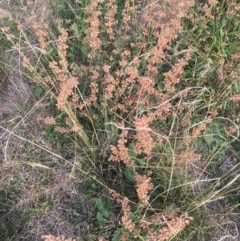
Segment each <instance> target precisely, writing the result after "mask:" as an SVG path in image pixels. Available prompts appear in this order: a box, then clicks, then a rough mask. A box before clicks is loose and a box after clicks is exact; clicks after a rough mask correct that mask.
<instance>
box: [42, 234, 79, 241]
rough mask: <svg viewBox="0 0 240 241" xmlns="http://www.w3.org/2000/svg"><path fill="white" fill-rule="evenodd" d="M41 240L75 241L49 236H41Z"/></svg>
mask: <svg viewBox="0 0 240 241" xmlns="http://www.w3.org/2000/svg"><path fill="white" fill-rule="evenodd" d="M41 238H42V239H43V240H44V241H76V239H73V238H65V237H64V236H59V237H55V236H53V235H51V234H48V235H42V236H41Z"/></svg>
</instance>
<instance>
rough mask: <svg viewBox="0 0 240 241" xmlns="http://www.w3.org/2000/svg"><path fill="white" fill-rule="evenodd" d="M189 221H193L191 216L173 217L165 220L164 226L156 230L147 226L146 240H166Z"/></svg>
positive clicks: (182, 228)
mask: <svg viewBox="0 0 240 241" xmlns="http://www.w3.org/2000/svg"><path fill="white" fill-rule="evenodd" d="M191 221H193V217H188V218H181V217H175V218H172V219H170V220H168V221H167V220H166V226H164V227H162V228H160V229H159V230H157V231H155V230H154V229H153V228H149V230H148V234H147V238H146V240H149V241H150V240H151V241H167V240H169V239H171V238H173V237H174V236H175V235H177V234H178V233H179V232H181V231H182V230H184V229H185V227H186V226H187V225H189V224H190V222H191Z"/></svg>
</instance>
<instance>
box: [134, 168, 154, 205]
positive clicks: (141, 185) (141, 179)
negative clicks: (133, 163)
mask: <svg viewBox="0 0 240 241" xmlns="http://www.w3.org/2000/svg"><path fill="white" fill-rule="evenodd" d="M151 174H152V172H150V171H149V172H148V174H147V175H140V174H137V175H135V177H134V179H135V182H136V191H137V195H138V198H139V200H140V203H141V205H142V206H147V205H149V195H148V194H149V192H150V191H151V190H153V188H154V186H153V184H152V182H151V177H150V175H151Z"/></svg>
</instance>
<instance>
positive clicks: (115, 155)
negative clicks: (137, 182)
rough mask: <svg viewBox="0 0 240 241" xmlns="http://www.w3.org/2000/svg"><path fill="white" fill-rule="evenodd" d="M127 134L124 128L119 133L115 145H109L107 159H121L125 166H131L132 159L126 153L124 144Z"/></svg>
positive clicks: (118, 160)
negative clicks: (109, 150) (109, 153)
mask: <svg viewBox="0 0 240 241" xmlns="http://www.w3.org/2000/svg"><path fill="white" fill-rule="evenodd" d="M127 135H128V131H126V130H124V131H123V132H122V133H121V135H120V139H119V140H118V144H117V147H115V146H111V152H112V153H111V155H110V157H109V159H108V160H109V161H113V162H120V161H122V162H123V163H124V164H125V165H126V166H127V167H131V166H132V165H133V161H132V160H131V158H130V156H129V154H128V148H127V147H126V146H125V145H126V143H127V139H126V137H127Z"/></svg>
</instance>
